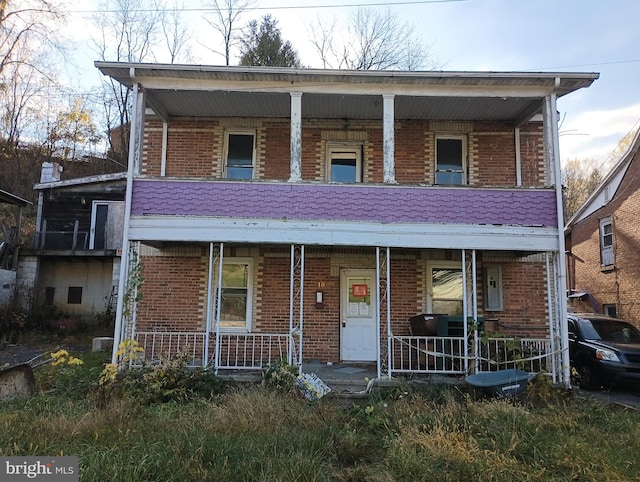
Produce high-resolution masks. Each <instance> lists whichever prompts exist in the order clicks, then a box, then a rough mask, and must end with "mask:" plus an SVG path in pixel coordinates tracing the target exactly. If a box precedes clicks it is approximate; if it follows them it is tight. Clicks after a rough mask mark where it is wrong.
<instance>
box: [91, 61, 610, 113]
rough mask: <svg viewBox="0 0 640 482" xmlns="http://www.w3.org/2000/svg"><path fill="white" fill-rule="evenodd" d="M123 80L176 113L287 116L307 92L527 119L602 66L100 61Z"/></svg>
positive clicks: (309, 98)
mask: <svg viewBox="0 0 640 482" xmlns="http://www.w3.org/2000/svg"><path fill="white" fill-rule="evenodd" d="M95 65H96V67H97V68H98V69H100V71H101V72H102V73H103V74H104V75H108V76H110V77H112V78H113V79H115V80H116V81H118V82H120V83H121V84H122V85H124V86H127V87H130V88H131V87H132V86H133V85H134V83H137V84H139V85H141V86H142V87H143V88H144V91H145V93H146V96H147V105H148V106H149V107H151V108H152V109H153V110H154V112H155V113H156V114H158V115H159V116H160V117H162V118H164V119H168V118H169V117H172V116H195V117H200V116H214V115H215V116H225V117H226V116H229V117H236V116H244V117H288V116H289V115H290V95H289V94H290V93H291V92H301V93H303V96H302V115H303V117H305V118H339V119H381V118H382V101H381V99H380V96H381V95H394V96H395V102H394V104H395V105H394V110H395V118H397V119H431V120H457V121H471V120H496V121H497V120H499V121H508V122H513V123H514V124H520V123H522V122H526V121H527V120H529V119H530V118H531V117H532V116H534V115H535V114H537V113H539V112H540V110H541V99H543V98H544V97H545V96H547V95H549V94H551V93H553V92H555V94H556V95H557V96H558V97H561V96H563V95H566V94H568V93H571V92H573V91H575V90H578V89H581V88H585V87H589V86H590V85H591V84H592V83H593V81H594V80H596V79H597V78H598V77H599V74H597V73H570V72H562V73H560V72H544V73H543V72H533V73H531V72H446V71H426V72H415V71H411V72H407V71H347V70H322V69H292V68H273V67H220V66H207V65H165V64H141V63H119V62H96V63H95Z"/></svg>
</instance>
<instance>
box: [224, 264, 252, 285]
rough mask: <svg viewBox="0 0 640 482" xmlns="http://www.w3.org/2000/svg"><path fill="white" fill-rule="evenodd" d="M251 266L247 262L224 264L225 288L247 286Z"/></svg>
mask: <svg viewBox="0 0 640 482" xmlns="http://www.w3.org/2000/svg"><path fill="white" fill-rule="evenodd" d="M248 279H249V266H247V265H246V264H225V265H224V266H222V287H223V288H246V287H247V280H248Z"/></svg>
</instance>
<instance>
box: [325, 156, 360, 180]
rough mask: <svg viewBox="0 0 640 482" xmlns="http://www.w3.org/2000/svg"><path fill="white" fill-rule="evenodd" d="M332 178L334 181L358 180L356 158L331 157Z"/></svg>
mask: <svg viewBox="0 0 640 482" xmlns="http://www.w3.org/2000/svg"><path fill="white" fill-rule="evenodd" d="M331 180H332V181H333V182H356V180H357V162H356V160H355V159H338V158H333V159H331Z"/></svg>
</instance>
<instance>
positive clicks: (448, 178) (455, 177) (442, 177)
mask: <svg viewBox="0 0 640 482" xmlns="http://www.w3.org/2000/svg"><path fill="white" fill-rule="evenodd" d="M462 180H463V178H462V173H461V172H436V184H444V185H447V184H450V185H459V184H462Z"/></svg>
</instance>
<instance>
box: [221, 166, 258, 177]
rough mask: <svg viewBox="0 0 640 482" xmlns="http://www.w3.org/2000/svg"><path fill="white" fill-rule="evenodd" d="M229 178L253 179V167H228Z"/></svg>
mask: <svg viewBox="0 0 640 482" xmlns="http://www.w3.org/2000/svg"><path fill="white" fill-rule="evenodd" d="M227 177H228V178H229V179H252V178H253V168H252V167H248V168H246V167H227Z"/></svg>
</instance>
